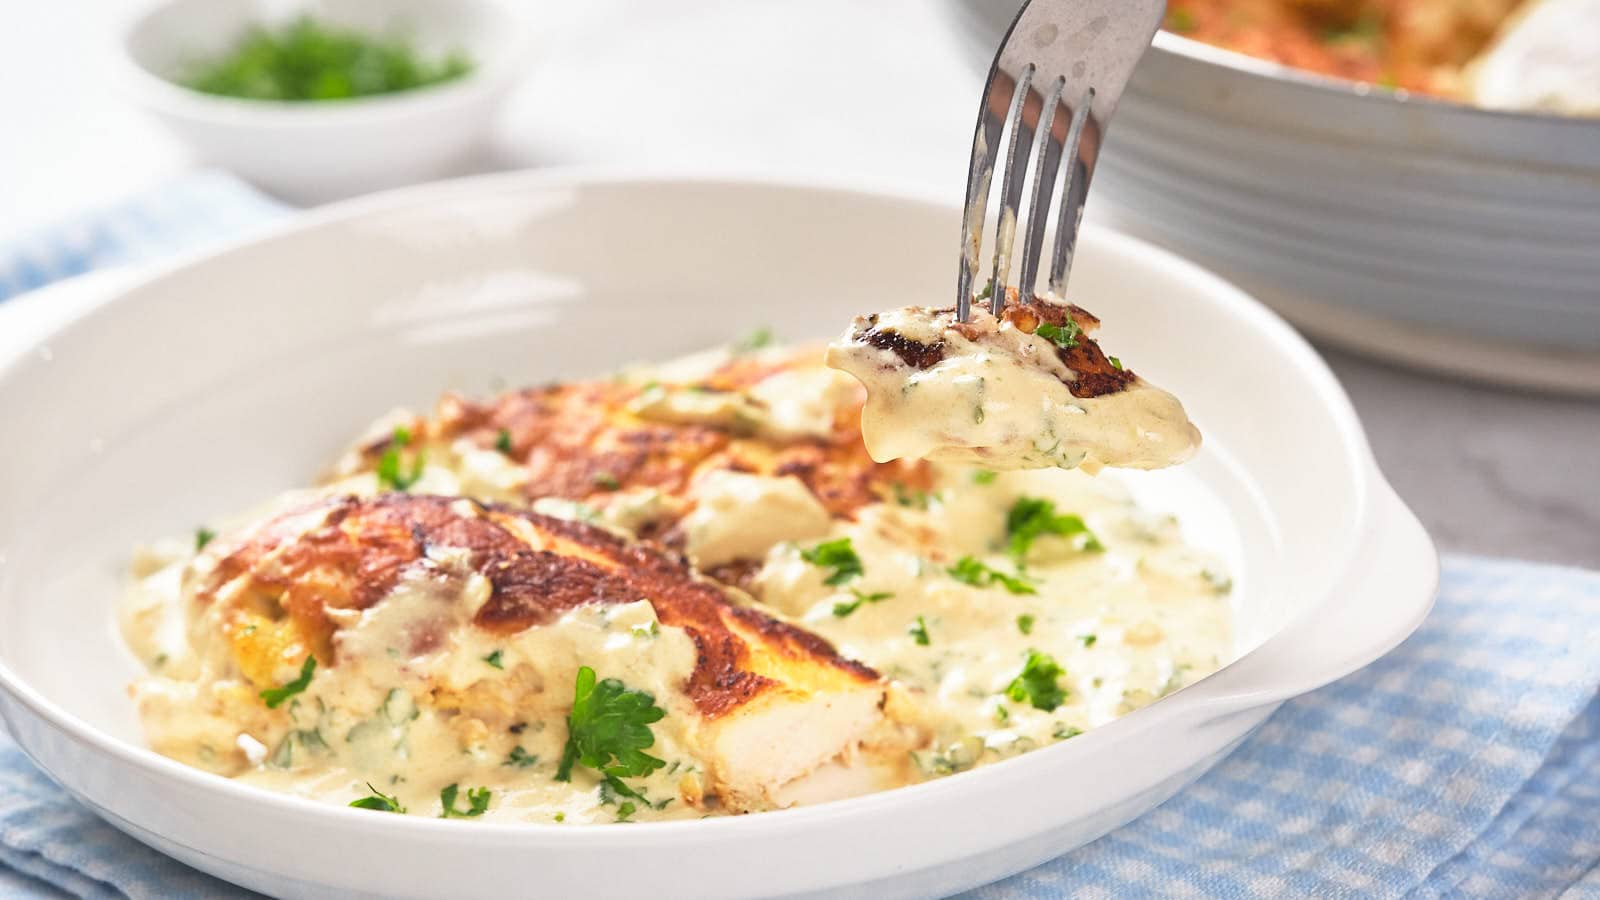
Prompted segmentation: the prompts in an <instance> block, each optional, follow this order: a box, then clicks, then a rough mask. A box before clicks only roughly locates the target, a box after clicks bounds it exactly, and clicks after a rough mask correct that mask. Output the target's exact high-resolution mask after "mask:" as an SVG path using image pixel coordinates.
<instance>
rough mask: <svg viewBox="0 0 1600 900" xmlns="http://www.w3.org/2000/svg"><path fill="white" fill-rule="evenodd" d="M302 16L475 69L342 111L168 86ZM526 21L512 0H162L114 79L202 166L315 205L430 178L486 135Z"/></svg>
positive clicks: (522, 55)
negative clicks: (259, 33) (262, 27)
mask: <svg viewBox="0 0 1600 900" xmlns="http://www.w3.org/2000/svg"><path fill="white" fill-rule="evenodd" d="M301 12H304V13H308V14H310V15H312V16H314V17H315V18H316V19H317V20H318V21H321V22H325V23H328V24H332V25H337V26H343V27H348V28H353V29H356V30H359V31H362V32H365V33H371V34H401V35H404V36H406V37H407V38H408V39H409V40H412V41H414V42H415V44H416V47H417V50H418V52H420V53H423V54H425V55H427V56H430V57H431V56H437V55H443V54H446V53H450V52H453V51H457V50H459V51H462V52H464V53H466V54H467V55H468V56H469V57H470V58H471V60H472V62H473V64H474V66H473V69H472V71H471V72H469V73H467V74H466V75H464V76H462V77H460V78H458V79H455V80H452V81H449V82H446V83H443V84H438V85H432V86H428V87H423V88H417V89H413V90H407V91H400V92H397V93H393V94H382V95H378V96H370V97H358V98H353V99H349V100H320V101H264V100H241V99H235V98H231V97H219V96H214V95H211V94H203V93H200V92H198V91H194V90H191V89H189V88H186V87H183V86H181V85H178V84H176V83H174V82H173V81H172V80H171V79H172V78H173V77H174V76H175V75H176V74H177V73H179V72H180V71H181V70H182V68H183V66H184V65H186V64H188V63H190V62H192V61H193V60H195V59H199V58H205V57H208V56H213V55H215V54H218V53H220V52H223V51H225V50H226V49H227V48H229V47H230V46H232V45H233V43H234V42H235V41H236V40H238V38H239V37H240V35H242V34H243V33H244V32H245V30H246V29H247V28H248V27H249V26H251V25H254V24H260V23H262V22H264V21H272V22H278V21H282V20H285V19H287V18H292V16H293V15H294V14H298V13H301ZM524 31H525V29H524V26H523V22H522V12H521V10H520V9H519V8H518V7H517V6H516V5H514V4H512V3H510V2H509V0H313V2H293V3H289V4H284V3H272V2H268V0H157V2H155V3H154V4H150V5H146V6H145V7H144V8H143V9H142V11H141V12H139V13H138V14H137V15H135V16H133V17H131V18H130V19H129V20H128V22H127V24H126V26H125V27H124V29H123V30H122V33H121V34H120V35H119V37H118V48H117V54H116V58H115V65H114V66H113V67H112V73H111V77H112V78H113V79H114V83H115V86H116V87H117V88H119V89H121V90H123V91H124V92H125V93H126V94H127V95H128V96H129V97H130V98H131V99H132V100H133V101H134V102H135V103H137V104H138V105H139V106H140V107H142V108H144V109H145V110H146V111H148V112H150V113H151V114H152V115H154V116H155V117H156V118H157V119H159V120H160V121H161V122H162V124H164V125H166V126H167V128H169V129H170V130H171V131H172V132H173V133H174V134H176V135H177V136H178V137H179V138H181V139H182V140H183V141H185V142H186V143H188V144H189V145H190V146H191V147H193V148H194V150H195V151H196V152H197V153H198V154H199V155H200V156H201V157H202V158H203V159H204V160H205V161H207V162H211V163H215V164H218V165H221V166H223V167H224V168H227V169H231V170H232V171H234V172H235V173H237V174H239V175H241V176H243V177H245V178H246V179H249V180H250V181H252V182H254V183H256V184H257V185H259V186H261V187H263V188H265V189H267V190H269V191H271V192H272V193H274V194H277V195H279V196H281V197H283V198H285V199H287V200H291V201H294V202H297V203H318V202H322V201H325V200H331V199H336V198H340V197H348V196H353V195H355V194H360V193H366V192H368V191H372V190H376V189H379V188H386V187H394V186H397V185H401V184H406V183H410V182H415V181H421V180H426V179H429V178H434V177H438V176H439V175H441V174H445V173H447V172H449V171H450V170H451V169H452V167H454V166H457V165H460V164H461V163H462V162H463V160H464V159H466V158H467V157H468V156H469V155H470V154H471V152H472V151H473V149H474V148H475V147H476V146H477V145H478V144H480V143H481V142H482V141H483V139H484V138H485V137H486V134H487V132H488V129H489V126H490V125H491V124H492V122H493V116H494V113H495V111H496V110H497V109H498V108H499V103H500V100H501V98H502V96H503V95H504V94H505V92H506V90H507V89H508V88H509V87H510V86H511V85H512V84H513V83H514V81H515V79H516V77H517V76H518V74H520V73H521V72H522V71H524V70H525V65H524V64H525V62H526V58H527V54H526V41H525V36H524Z"/></svg>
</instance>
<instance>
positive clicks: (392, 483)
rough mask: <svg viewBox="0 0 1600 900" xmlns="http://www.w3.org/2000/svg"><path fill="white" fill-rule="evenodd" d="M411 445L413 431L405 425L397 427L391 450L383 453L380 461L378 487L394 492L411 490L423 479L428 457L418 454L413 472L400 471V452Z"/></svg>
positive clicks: (413, 462)
mask: <svg viewBox="0 0 1600 900" xmlns="http://www.w3.org/2000/svg"><path fill="white" fill-rule="evenodd" d="M410 443H411V430H410V429H409V428H406V427H405V426H404V425H397V426H395V429H394V436H393V437H392V438H390V440H389V449H387V450H385V451H383V456H382V457H380V458H379V459H378V487H380V488H386V489H388V490H393V491H405V490H410V489H411V486H412V485H413V484H416V483H417V482H418V481H419V480H421V478H422V466H423V463H424V462H426V460H427V455H426V454H423V453H418V454H417V455H416V457H414V458H413V459H412V460H411V471H410V472H409V473H408V472H402V471H401V470H400V451H401V450H403V449H405V447H406V446H407V445H408V444H410Z"/></svg>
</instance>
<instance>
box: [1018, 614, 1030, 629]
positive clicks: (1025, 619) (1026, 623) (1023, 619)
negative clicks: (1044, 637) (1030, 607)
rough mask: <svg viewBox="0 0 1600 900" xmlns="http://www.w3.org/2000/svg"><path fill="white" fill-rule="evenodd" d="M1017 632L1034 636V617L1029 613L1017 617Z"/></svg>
mask: <svg viewBox="0 0 1600 900" xmlns="http://www.w3.org/2000/svg"><path fill="white" fill-rule="evenodd" d="M1017 630H1018V631H1020V632H1022V633H1023V634H1033V616H1030V615H1028V614H1027V613H1023V614H1022V615H1020V616H1017Z"/></svg>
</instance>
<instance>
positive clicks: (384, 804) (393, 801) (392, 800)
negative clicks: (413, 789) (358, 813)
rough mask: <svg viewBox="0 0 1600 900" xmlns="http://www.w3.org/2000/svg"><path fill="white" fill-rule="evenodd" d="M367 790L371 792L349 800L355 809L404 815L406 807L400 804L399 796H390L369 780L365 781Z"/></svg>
mask: <svg viewBox="0 0 1600 900" xmlns="http://www.w3.org/2000/svg"><path fill="white" fill-rule="evenodd" d="M367 790H369V791H371V792H372V793H371V794H370V795H369V796H366V797H359V798H357V799H355V800H351V801H350V805H351V806H354V807H355V808H356V809H370V810H375V811H377V812H391V813H400V814H401V815H405V812H406V808H405V807H404V806H401V805H400V798H399V797H391V796H389V795H388V794H385V793H384V792H383V791H380V790H378V789H377V788H375V787H373V786H372V782H370V781H369V782H367Z"/></svg>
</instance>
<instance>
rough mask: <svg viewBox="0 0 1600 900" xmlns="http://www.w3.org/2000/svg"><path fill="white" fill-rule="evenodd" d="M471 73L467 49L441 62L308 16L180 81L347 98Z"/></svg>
mask: <svg viewBox="0 0 1600 900" xmlns="http://www.w3.org/2000/svg"><path fill="white" fill-rule="evenodd" d="M470 71H472V61H471V60H470V59H468V58H467V57H466V55H465V54H463V53H460V52H453V53H448V54H444V55H441V56H438V57H437V58H434V57H431V56H429V55H427V54H424V53H422V52H421V51H419V50H418V49H417V48H416V46H415V45H414V44H413V43H412V42H411V41H410V40H407V39H405V38H401V37H391V36H373V35H367V34H363V33H362V32H360V31H357V30H354V29H349V28H342V27H339V26H336V25H330V24H326V23H323V22H319V21H317V20H316V19H314V18H311V17H309V16H302V17H300V18H297V19H295V20H293V21H292V22H289V23H287V24H283V25H279V26H272V27H268V26H260V25H258V26H255V27H252V28H251V29H250V30H249V31H248V32H246V33H245V34H244V36H243V37H241V38H240V39H239V40H238V42H236V43H235V44H234V45H233V46H232V47H230V48H229V49H228V50H227V51H226V52H224V53H222V54H219V55H217V56H215V57H212V58H209V59H202V60H196V61H194V62H192V63H190V64H189V65H188V66H186V67H185V69H184V71H183V72H182V73H181V74H180V76H179V78H178V79H177V81H178V83H180V84H182V85H183V86H184V87H188V88H192V89H194V90H197V91H200V92H202V93H206V94H217V95H220V96H224V97H237V98H241V99H245V100H290V101H306V100H345V99H350V98H354V97H367V96H372V95H376V94H392V93H396V92H398V91H410V90H415V89H417V88H422V87H428V86H430V85H436V84H442V83H444V82H447V81H453V80H455V79H457V78H460V77H462V76H463V75H466V74H467V73H468V72H470Z"/></svg>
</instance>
